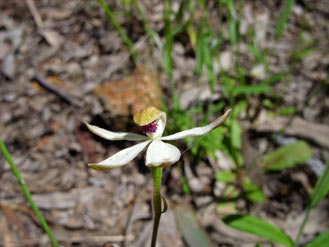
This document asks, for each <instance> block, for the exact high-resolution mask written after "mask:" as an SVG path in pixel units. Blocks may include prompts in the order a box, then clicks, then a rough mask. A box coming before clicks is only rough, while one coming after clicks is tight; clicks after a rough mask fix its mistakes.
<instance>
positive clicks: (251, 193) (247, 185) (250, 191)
mask: <svg viewBox="0 0 329 247" xmlns="http://www.w3.org/2000/svg"><path fill="white" fill-rule="evenodd" d="M242 186H243V189H244V191H245V193H246V196H247V198H248V199H249V200H251V201H253V202H264V201H265V196H264V193H263V191H262V190H261V189H260V188H258V186H257V185H255V184H253V183H252V182H251V181H250V179H249V178H248V177H245V178H244V181H243V184H242Z"/></svg>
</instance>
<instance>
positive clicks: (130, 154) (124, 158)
mask: <svg viewBox="0 0 329 247" xmlns="http://www.w3.org/2000/svg"><path fill="white" fill-rule="evenodd" d="M150 142H151V140H149V141H145V142H142V143H138V144H136V145H134V146H132V147H130V148H126V149H123V150H121V151H120V152H117V153H116V154H114V155H112V156H111V157H110V158H108V159H106V160H103V161H101V162H100V163H96V164H88V166H89V167H91V168H94V169H96V170H107V169H111V168H115V167H120V166H124V165H126V164H128V163H129V162H130V161H132V160H133V159H134V158H135V157H136V156H137V155H138V154H139V153H140V152H142V151H143V150H144V149H145V148H146V147H147V145H148V144H149V143H150Z"/></svg>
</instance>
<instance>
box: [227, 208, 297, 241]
mask: <svg viewBox="0 0 329 247" xmlns="http://www.w3.org/2000/svg"><path fill="white" fill-rule="evenodd" d="M222 220H223V221H224V222H225V223H226V224H227V225H228V226H230V227H232V228H234V229H237V230H240V231H244V232H248V233H251V234H254V235H257V236H259V237H262V238H265V239H268V240H270V241H273V242H276V243H279V244H284V245H286V246H294V243H293V241H292V240H291V239H290V237H289V236H287V235H286V234H285V233H284V232H283V231H282V230H281V229H279V228H277V227H276V226H274V225H272V224H270V223H268V222H266V221H265V220H263V219H260V218H257V217H254V216H250V215H237V214H231V215H226V216H224V217H223V218H222Z"/></svg>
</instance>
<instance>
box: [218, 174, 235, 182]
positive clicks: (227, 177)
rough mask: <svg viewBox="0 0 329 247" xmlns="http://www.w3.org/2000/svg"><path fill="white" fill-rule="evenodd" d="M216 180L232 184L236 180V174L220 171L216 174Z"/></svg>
mask: <svg viewBox="0 0 329 247" xmlns="http://www.w3.org/2000/svg"><path fill="white" fill-rule="evenodd" d="M216 180H217V181H221V182H224V183H228V182H233V181H235V180H236V174H235V173H233V172H228V171H220V172H218V173H217V174H216Z"/></svg>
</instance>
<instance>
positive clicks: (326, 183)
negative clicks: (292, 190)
mask: <svg viewBox="0 0 329 247" xmlns="http://www.w3.org/2000/svg"><path fill="white" fill-rule="evenodd" d="M328 191H329V159H328V160H327V162H326V167H325V169H324V171H323V172H322V174H321V176H320V177H319V178H318V181H317V182H316V184H315V188H314V190H313V192H312V194H311V197H310V207H311V208H316V207H317V206H318V205H319V203H320V202H321V201H322V199H323V198H324V197H325V196H326V195H327V194H328ZM328 243H329V242H328Z"/></svg>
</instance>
